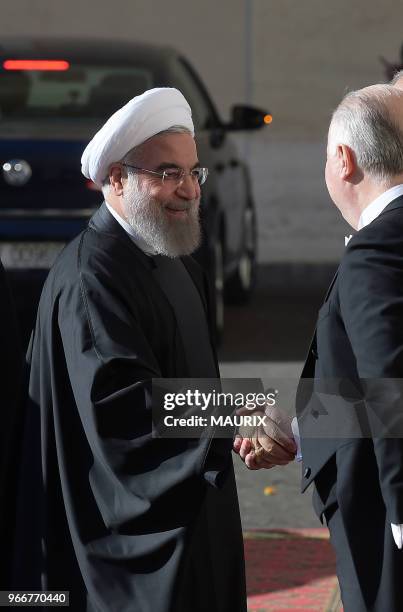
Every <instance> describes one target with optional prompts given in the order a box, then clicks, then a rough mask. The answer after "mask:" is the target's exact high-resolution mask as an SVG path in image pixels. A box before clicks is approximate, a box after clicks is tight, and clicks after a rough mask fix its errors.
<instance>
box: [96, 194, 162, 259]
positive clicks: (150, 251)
mask: <svg viewBox="0 0 403 612" xmlns="http://www.w3.org/2000/svg"><path fill="white" fill-rule="evenodd" d="M105 204H106V208H107V209H108V210H109V212H110V213H111V215H112V217H114V219H116V221H117V222H118V223H119V225H121V226H122V227H123V229H124V230H125V232H126V233H127V234H129V236H130V238H131V239H132V240H133V242H134V244H135V245H136V246H138V247H139V249H141V250H142V251H143V253H145V254H146V255H149V256H150V257H151V255H157V252H156V251H154V249H152V248H151V247H150V246H149V245H148V244H147V242H146V241H145V240H144V239H143V238H142V237H141V236H139V235H138V234H137V233H136V232H135V230H134V229H133V228H132V226H131V225H130V223H128V222H127V221H126V220H125V219H123V217H121V216H120V215H119V213H117V212H116V210H115V209H114V208H112V206H111V205H110V204H108V202H106V201H105Z"/></svg>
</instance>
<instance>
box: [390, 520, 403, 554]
mask: <svg viewBox="0 0 403 612" xmlns="http://www.w3.org/2000/svg"><path fill="white" fill-rule="evenodd" d="M392 533H393V539H394V540H395V542H396V546H397V547H398V548H399V549H401V548H402V547H403V525H394V524H393V523H392Z"/></svg>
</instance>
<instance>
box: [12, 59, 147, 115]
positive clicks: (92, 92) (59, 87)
mask: <svg viewBox="0 0 403 612" xmlns="http://www.w3.org/2000/svg"><path fill="white" fill-rule="evenodd" d="M31 64H32V62H31ZM64 64H65V65H64V66H63V68H62V69H54V67H52V63H51V62H50V63H48V66H47V67H46V68H45V69H43V68H40V69H37V68H36V67H35V69H25V70H21V69H18V67H19V66H23V64H16V66H17V69H14V67H13V68H11V69H6V68H4V66H7V65H8V64H7V62H4V63H3V67H2V68H0V122H1V123H2V124H3V125H4V122H8V121H12V122H15V121H20V120H24V119H41V120H42V119H43V120H52V119H57V120H59V121H60V120H64V119H66V120H69V119H70V118H74V119H75V120H76V119H84V120H88V119H104V118H106V117H108V116H110V115H111V114H112V113H113V112H115V111H116V110H117V109H118V108H120V107H121V106H123V104H125V103H126V102H128V101H129V100H130V99H131V98H133V96H136V95H138V94H140V93H142V92H144V91H145V90H146V89H150V88H151V87H153V80H154V79H153V75H152V73H151V71H150V70H149V69H147V68H143V67H123V68H121V67H117V66H100V65H96V66H91V65H77V64H75V65H69V64H68V63H67V62H64ZM9 65H11V66H13V65H12V64H9ZM44 65H45V66H46V64H44ZM27 66H28V63H27ZM49 66H50V67H51V68H50V69H49Z"/></svg>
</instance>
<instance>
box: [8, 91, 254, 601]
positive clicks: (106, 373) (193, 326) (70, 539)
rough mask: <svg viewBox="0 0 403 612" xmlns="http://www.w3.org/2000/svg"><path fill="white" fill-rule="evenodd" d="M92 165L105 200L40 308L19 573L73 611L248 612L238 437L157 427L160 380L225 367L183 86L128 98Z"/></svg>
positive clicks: (96, 145)
mask: <svg viewBox="0 0 403 612" xmlns="http://www.w3.org/2000/svg"><path fill="white" fill-rule="evenodd" d="M82 171H83V173H84V175H85V176H86V177H88V178H90V179H91V180H92V181H93V182H94V183H96V184H97V185H99V186H100V187H101V186H102V188H103V191H104V196H105V200H106V201H105V202H104V203H103V204H102V206H101V207H100V209H99V210H98V211H97V212H96V213H95V214H94V216H93V217H92V219H91V220H90V222H89V225H88V227H87V229H86V230H85V231H84V232H82V233H81V234H80V235H79V236H78V237H77V238H76V239H75V240H73V242H72V243H70V244H69V245H68V246H67V247H66V248H65V249H64V251H63V252H62V253H61V255H60V256H59V258H58V259H57V261H56V263H55V264H54V266H53V268H52V270H51V271H50V274H49V277H48V279H47V281H46V283H45V286H44V289H43V293H42V296H41V300H40V304H39V311H38V317H37V322H36V327H35V331H34V335H33V339H32V342H31V352H30V361H31V374H30V387H29V396H30V405H29V409H28V411H27V424H26V432H27V435H26V445H25V452H24V457H23V476H24V475H25V476H26V475H28V477H26V478H25V482H24V486H23V487H22V488H21V491H20V498H19V502H20V503H19V516H20V530H19V540H18V542H17V543H16V556H15V580H14V585H13V586H14V587H15V588H18V589H24V590H27V589H33V588H34V589H38V588H39V589H40V588H42V589H48V590H69V591H70V606H71V607H72V609H73V610H74V611H75V612H84V611H92V612H189V611H190V610H193V611H197V612H205V611H206V610H209V612H245V610H246V593H245V576H244V561H243V545H242V532H241V523H240V515H239V508H238V500H237V494H236V487H235V479H234V471H233V465H232V457H231V449H232V440H230V439H227V440H218V439H211V438H208V437H203V438H200V439H186V438H180V439H174V438H173V439H159V438H156V437H153V435H152V393H151V381H152V379H153V378H175V377H177V378H208V379H215V378H217V377H218V364H217V358H216V353H215V349H214V343H213V334H212V325H211V322H212V313H211V305H210V300H209V294H208V283H207V280H206V277H205V274H204V273H203V271H202V270H201V268H200V267H199V266H198V264H197V263H196V262H195V261H194V260H193V259H192V258H191V257H189V255H190V253H191V252H192V251H193V250H195V249H196V247H197V246H198V244H199V240H200V227H199V217H198V211H199V202H200V185H201V184H202V183H203V182H204V180H205V179H206V177H207V170H206V169H205V168H201V167H200V163H199V160H198V156H197V150H196V144H195V140H194V132H193V123H192V119H191V111H190V108H189V105H188V104H187V102H186V100H185V99H184V97H183V96H182V94H181V93H180V92H179V91H177V90H174V89H170V88H166V89H165V88H158V89H153V90H150V91H147V92H145V93H144V94H142V95H141V96H138V97H137V98H134V99H133V100H131V101H130V102H128V103H127V105H125V106H124V107H123V108H122V109H120V110H119V111H117V113H115V115H113V116H112V117H111V118H110V119H109V120H108V121H107V123H106V124H105V125H104V126H103V128H101V130H100V131H99V132H98V133H97V134H96V135H95V136H94V138H93V140H92V141H91V142H90V143H89V145H88V146H87V148H86V150H85V152H84V154H83V158H82ZM27 508H29V512H27Z"/></svg>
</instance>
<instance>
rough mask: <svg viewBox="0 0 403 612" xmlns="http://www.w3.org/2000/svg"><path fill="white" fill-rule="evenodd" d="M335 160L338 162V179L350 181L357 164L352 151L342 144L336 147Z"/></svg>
mask: <svg viewBox="0 0 403 612" xmlns="http://www.w3.org/2000/svg"><path fill="white" fill-rule="evenodd" d="M336 155H337V160H338V162H339V171H340V178H341V179H343V180H344V181H348V180H350V179H351V177H352V176H353V174H354V173H355V171H356V169H357V162H356V160H355V155H354V152H353V150H352V149H351V148H350V147H349V146H347V145H344V144H339V145H337V150H336Z"/></svg>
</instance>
